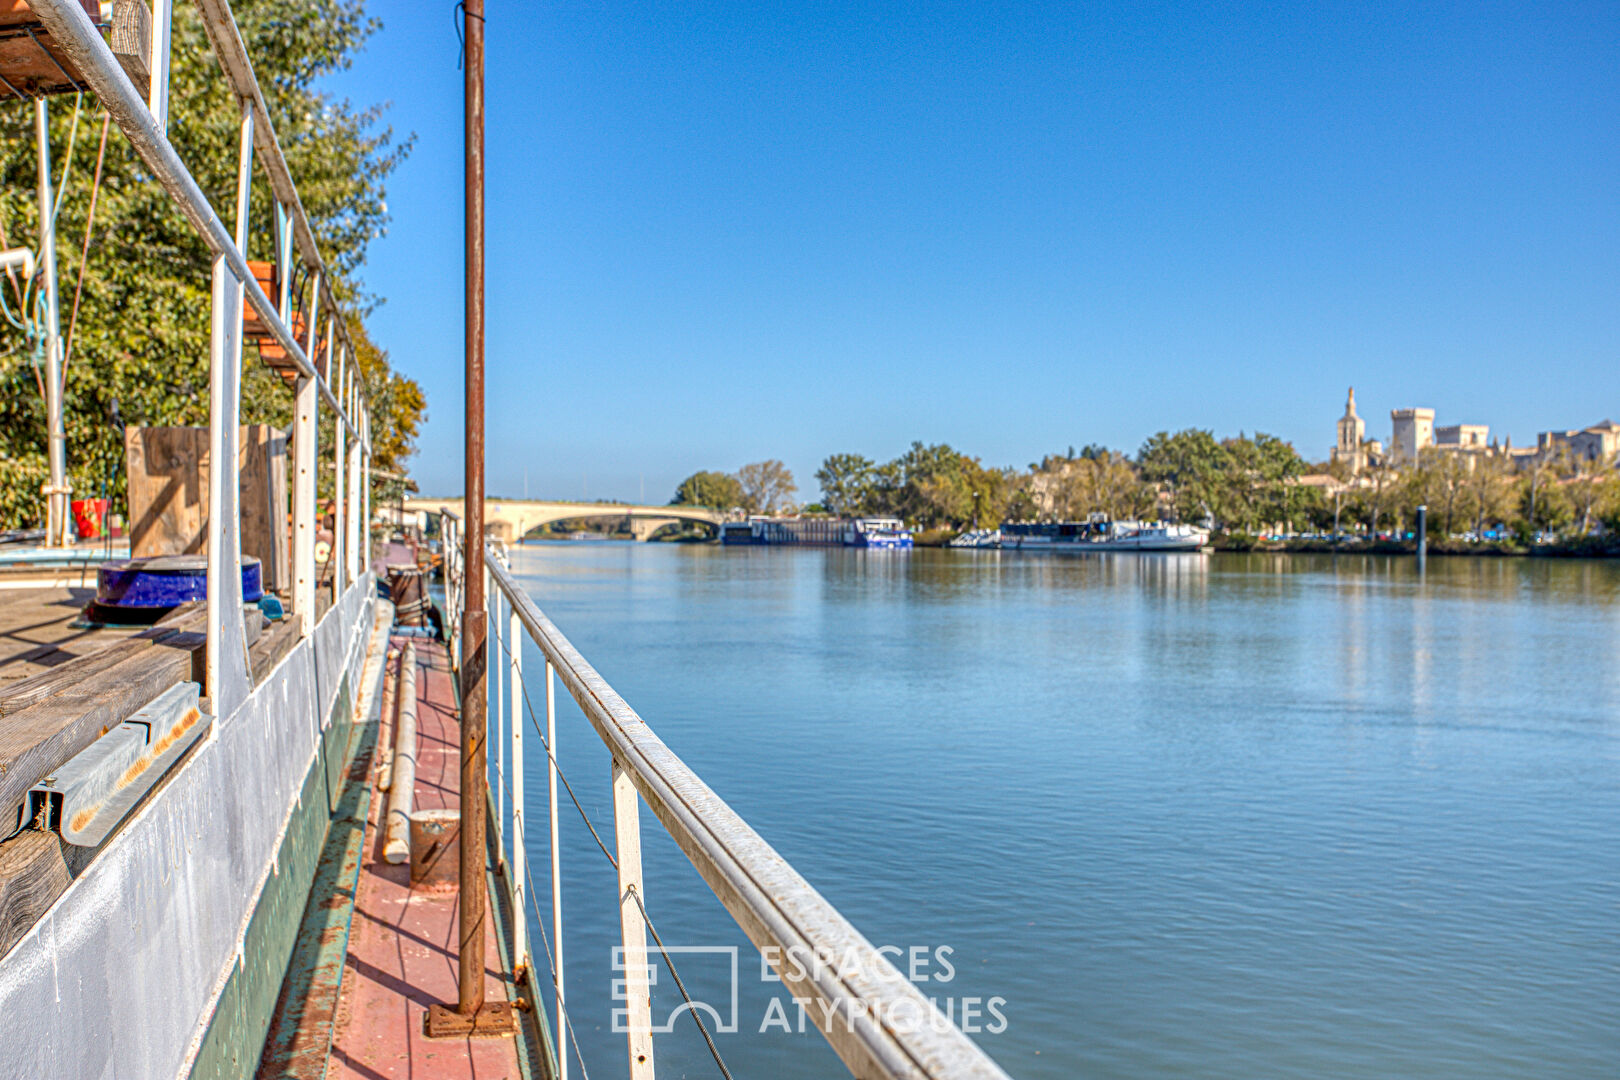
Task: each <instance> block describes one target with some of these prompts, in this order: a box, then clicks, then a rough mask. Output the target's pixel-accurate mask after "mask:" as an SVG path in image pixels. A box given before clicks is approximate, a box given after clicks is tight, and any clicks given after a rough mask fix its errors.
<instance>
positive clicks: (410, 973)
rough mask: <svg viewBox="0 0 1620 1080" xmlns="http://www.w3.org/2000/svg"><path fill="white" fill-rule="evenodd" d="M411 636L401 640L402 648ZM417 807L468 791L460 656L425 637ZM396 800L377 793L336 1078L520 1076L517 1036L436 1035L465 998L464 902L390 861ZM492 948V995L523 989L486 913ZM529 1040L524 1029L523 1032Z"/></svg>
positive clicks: (336, 1038)
mask: <svg viewBox="0 0 1620 1080" xmlns="http://www.w3.org/2000/svg"><path fill="white" fill-rule="evenodd" d="M401 641H402V639H396V641H395V644H396V646H397V645H399V644H400V643H401ZM416 654H417V658H418V663H419V664H420V665H421V666H420V668H419V669H418V671H417V678H416V694H417V701H418V702H419V704H418V707H417V714H416V737H417V763H416V808H417V809H418V810H431V809H440V808H453V807H455V806H456V805H457V804H458V800H459V798H460V731H461V728H460V724H459V723H458V722H457V717H456V688H455V682H454V680H452V679H451V677H450V659H449V656H448V654H447V653H446V652H445V648H444V646H443V645H440V644H438V643H437V642H433V641H428V640H426V639H423V638H417V639H416ZM380 734H381V740H382V741H381V742H380V745H391V744H392V741H393V717H392V716H391V715H388V716H385V717H384V725H383V730H382V732H381V733H380ZM386 814H387V798H386V797H384V796H383V795H382V793H380V792H379V793H378V795H377V797H375V798H373V799H372V800H371V821H370V824H369V825H368V827H367V832H366V836H367V842H366V853H365V864H364V866H363V868H362V869H361V872H360V885H359V888H358V890H357V892H356V896H355V906H354V920H353V922H352V924H351V929H350V932H349V955H348V959H347V960H346V962H345V969H344V973H343V996H342V1001H341V1003H340V1004H339V1006H338V1016H337V1024H336V1027H335V1029H334V1031H333V1033H332V1057H331V1063H330V1065H329V1067H328V1070H327V1074H326V1075H327V1078H328V1080H338V1078H354V1080H362V1078H363V1080H378V1078H380V1077H402V1078H403V1077H429V1076H431V1077H434V1078H440V1077H448V1078H455V1077H468V1078H469V1080H470V1078H473V1077H479V1078H486V1077H514V1076H517V1075H518V1059H517V1053H518V1051H517V1047H516V1045H515V1042H514V1039H513V1038H497V1039H490V1038H478V1039H432V1040H430V1039H428V1038H427V1037H426V1035H425V1033H424V1028H423V1025H424V1020H425V1017H426V1015H427V1008H428V1006H429V1005H432V1004H435V1003H444V1002H453V1001H455V1000H456V989H457V970H456V942H457V928H458V925H459V918H460V905H459V903H458V898H457V896H456V895H455V894H453V893H452V894H450V895H444V894H436V895H435V894H427V895H424V894H423V893H421V892H414V893H413V892H412V890H411V886H410V867H409V866H408V865H398V866H391V865H389V864H388V863H386V862H384V861H383V856H382V844H383V831H384V830H383V819H384V817H385V816H386ZM484 925H485V927H486V932H485V943H484V944H485V948H484V955H485V956H486V957H487V958H488V959H489V962H490V963H491V964H493V965H494V967H490V968H486V971H485V978H486V985H487V986H488V987H489V988H490V993H489V999H490V1000H501V999H503V998H504V999H505V1000H511V999H512V998H513V997H515V996H516V995H515V994H514V993H513V992H512V986H511V983H510V981H509V978H508V976H507V975H506V974H504V973H502V972H501V971H499V970H496V969H497V968H498V967H499V965H500V956H501V953H500V949H499V948H498V946H497V943H496V940H495V930H494V919H493V918H488V919H486V920H485V922H484ZM518 1037H521V1036H518Z"/></svg>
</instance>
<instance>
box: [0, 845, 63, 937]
mask: <svg viewBox="0 0 1620 1080" xmlns="http://www.w3.org/2000/svg"><path fill="white" fill-rule="evenodd" d="M67 846H68V845H66V844H64V843H63V842H62V838H61V837H60V836H58V835H56V834H55V833H53V832H43V831H41V830H38V829H24V830H23V831H22V832H20V833H18V834H17V835H16V836H14V837H12V838H11V839H10V840H7V841H6V842H5V843H3V844H0V955H3V954H4V953H6V952H8V951H10V949H11V947H12V946H13V945H15V944H17V942H18V941H19V940H20V939H21V938H22V936H23V935H24V934H26V933H27V932H28V928H29V927H31V926H33V925H34V924H35V923H36V922H38V921H39V917H40V916H41V915H43V914H45V910H46V909H47V908H49V907H50V906H51V904H52V903H54V902H55V900H56V898H57V897H58V896H60V895H62V891H63V890H64V889H66V888H67V887H68V882H70V881H72V880H73V873H72V871H71V870H70V869H69V867H68V858H67V851H66V850H65V849H66V848H67Z"/></svg>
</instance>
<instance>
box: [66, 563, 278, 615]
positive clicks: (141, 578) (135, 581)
mask: <svg viewBox="0 0 1620 1080" xmlns="http://www.w3.org/2000/svg"><path fill="white" fill-rule="evenodd" d="M263 596H264V584H263V577H262V574H261V572H260V566H259V560H258V559H256V558H254V557H253V556H251V555H244V556H242V600H243V602H244V603H248V604H256V603H258V602H259V599H260V598H261V597H263ZM206 599H208V556H206V555H157V556H153V557H151V558H146V559H115V560H113V561H112V562H107V563H103V564H102V565H101V566H99V567H97V568H96V603H98V604H101V605H104V606H106V607H115V608H170V607H176V606H178V605H180V604H184V603H187V602H188V601H191V600H206Z"/></svg>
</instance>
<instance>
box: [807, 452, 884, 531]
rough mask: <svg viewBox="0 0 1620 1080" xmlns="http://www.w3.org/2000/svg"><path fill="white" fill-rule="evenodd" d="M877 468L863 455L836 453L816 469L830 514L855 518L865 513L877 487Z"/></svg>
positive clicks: (824, 502) (823, 500)
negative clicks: (875, 471)
mask: <svg viewBox="0 0 1620 1080" xmlns="http://www.w3.org/2000/svg"><path fill="white" fill-rule="evenodd" d="M873 470H874V465H873V464H872V461H871V460H870V459H869V458H865V457H862V456H861V455H860V454H833V455H832V456H830V457H828V458H827V459H826V460H825V461H823V462H822V463H821V468H819V469H817V470H816V481H817V482H818V483H819V484H820V485H821V501H822V504H823V505H825V506H826V508H827V510H828V512H829V513H832V514H834V515H836V516H838V517H853V516H854V515H856V514H860V513H864V512H865V511H866V510H867V508H868V503H870V502H871V499H872V494H873V491H874V489H875V487H876V475H875V473H874V471H873Z"/></svg>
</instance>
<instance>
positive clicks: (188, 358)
mask: <svg viewBox="0 0 1620 1080" xmlns="http://www.w3.org/2000/svg"><path fill="white" fill-rule="evenodd" d="M235 14H236V19H237V23H238V26H239V27H240V29H241V33H242V36H243V38H244V40H245V42H246V44H247V48H248V53H249V55H250V56H252V57H253V59H254V63H255V66H256V68H257V70H258V72H259V78H260V85H261V87H262V89H263V91H264V94H265V98H266V103H267V105H268V107H269V110H270V113H271V116H272V118H273V120H274V122H275V126H276V132H277V135H278V137H279V139H280V143H281V146H282V149H283V151H284V153H285V154H286V157H287V161H288V165H289V167H290V169H291V171H292V174H293V176H294V177H295V178H297V180H298V181H299V191H300V195H301V198H302V201H303V204H304V208H305V210H306V212H307V213H308V215H309V218H310V223H311V227H312V228H313V230H314V232H315V235H316V239H317V240H318V242H319V243H320V246H321V251H322V254H323V255H324V257H325V258H326V260H327V268H328V270H329V272H330V273H331V275H332V279H333V280H332V286H333V288H334V290H335V292H336V293H337V294H338V295H339V296H341V297H343V298H344V300H345V302H346V303H347V304H349V305H350V306H351V310H353V311H355V313H356V314H357V315H358V316H363V315H365V314H366V313H367V312H368V311H369V310H370V309H371V308H372V307H374V306H375V303H376V301H375V300H374V299H373V298H372V297H370V296H368V295H367V294H366V293H365V291H364V288H363V284H362V282H361V280H360V272H361V270H362V269H363V267H364V264H365V258H366V252H367V247H368V245H369V243H370V241H371V240H372V239H373V238H375V237H377V236H380V235H381V234H382V232H383V231H384V229H385V228H386V226H387V223H388V212H387V208H386V204H385V201H384V196H385V186H386V183H385V182H386V180H387V178H388V176H389V174H390V173H391V172H392V171H393V169H394V168H395V167H396V166H397V165H398V164H399V162H400V161H401V160H402V159H403V157H404V155H405V153H406V152H407V151H408V149H409V146H410V142H409V140H406V141H404V142H398V141H396V140H395V139H394V138H393V133H392V131H391V130H390V129H389V128H387V127H386V126H385V125H383V124H382V109H381V107H371V108H364V109H357V108H355V107H354V106H352V105H350V104H349V103H348V102H346V101H338V100H334V99H333V98H331V97H330V96H329V95H326V94H323V93H320V92H319V91H318V90H317V89H316V87H317V85H318V83H319V81H320V80H321V79H322V78H324V77H325V76H326V75H328V74H330V73H331V72H333V71H337V70H341V69H343V68H345V67H347V66H348V65H349V63H350V59H351V57H352V56H353V55H354V53H355V52H356V51H358V50H359V48H360V47H361V46H362V45H363V43H364V42H365V40H366V38H367V37H369V36H370V34H371V33H373V32H374V31H375V30H376V29H377V27H378V23H377V21H376V20H375V19H371V18H369V17H367V15H366V13H365V10H364V5H363V3H362V2H361V0H311V2H310V3H306V4H294V5H286V4H279V3H273V2H272V0H239V2H238V3H237V4H236V5H235ZM172 34H173V37H172V41H173V48H172V54H171V55H172V58H173V65H174V66H173V71H172V80H171V92H170V98H169V102H170V104H169V116H170V121H169V135H170V139H171V140H172V141H173V143H174V144H175V147H176V149H177V150H178V151H179V154H180V157H181V159H182V160H183V161H185V162H186V164H187V166H188V167H189V168H190V170H191V172H192V175H193V176H194V177H195V178H196V180H197V182H198V184H199V186H200V187H201V188H202V190H203V192H204V193H205V194H207V195H208V197H209V198H210V200H211V201H212V203H213V205H214V206H215V207H216V208H219V209H220V211H221V216H222V217H223V218H224V219H225V220H226V221H227V222H229V221H230V220H231V217H232V215H231V211H230V207H231V205H232V202H233V200H234V196H235V189H236V146H237V139H238V137H239V130H240V122H241V114H240V111H239V106H238V105H237V103H236V101H235V99H234V97H233V95H232V94H231V92H230V90H229V88H228V87H227V86H226V84H225V82H224V79H223V77H222V75H221V74H220V72H219V70H218V64H217V62H216V61H215V59H214V57H213V55H212V52H211V51H210V48H209V45H208V40H207V36H206V34H205V32H204V30H203V27H202V23H201V21H200V19H199V17H198V15H197V12H196V10H195V9H194V8H193V7H192V6H191V5H178V6H177V7H176V8H175V11H174V15H173V31H172ZM73 103H74V99H73V98H72V97H69V96H61V97H57V98H54V99H53V100H52V102H51V105H52V109H51V144H52V146H51V152H52V164H53V166H54V168H55V171H56V173H57V176H58V178H60V177H61V175H62V172H63V170H64V168H66V169H68V182H67V185H66V189H65V195H64V198H63V201H62V205H61V207H60V209H59V212H58V216H57V230H58V250H57V257H58V266H59V280H60V284H59V288H60V293H61V296H62V301H63V308H62V323H63V332H64V334H65V333H66V332H67V329H68V325H69V324H70V323H75V325H74V330H73V336H72V352H71V354H70V356H69V358H68V363H67V368H66V377H65V383H66V388H65V394H64V412H65V423H66V429H67V441H68V466H69V479H70V482H71V483H72V484H73V487H74V490H75V491H76V492H81V493H86V494H89V493H96V494H99V491H100V489H101V487H102V485H103V483H105V484H106V485H107V487H108V489H109V493H110V494H111V495H112V496H113V497H114V498H115V499H117V498H118V497H120V496H121V495H122V493H123V490H124V469H123V463H122V461H123V438H122V432H121V430H120V427H119V425H118V424H117V423H115V421H114V418H115V417H116V418H117V419H118V420H121V421H122V422H124V423H129V424H139V425H170V424H176V425H199V424H203V423H206V422H207V418H208V338H209V322H210V318H209V316H210V302H209V293H210V290H209V265H210V261H211V260H210V257H209V253H208V249H207V247H206V245H205V244H204V243H203V242H202V240H201V239H200V238H199V237H198V236H197V235H196V233H195V232H194V231H193V230H192V228H191V227H190V225H189V224H188V223H187V222H186V220H185V218H184V216H183V215H182V214H181V212H180V210H179V209H178V208H177V207H176V206H175V205H174V203H173V202H172V201H171V200H170V199H169V197H168V195H167V194H166V193H165V192H164V191H163V189H162V188H161V187H160V186H159V185H158V184H157V183H156V182H155V181H154V180H153V179H152V178H151V176H150V174H149V173H148V172H147V171H146V168H145V166H144V165H142V164H141V162H140V160H139V158H138V157H137V156H136V154H135V152H134V150H133V149H132V148H131V147H130V146H129V144H128V143H127V142H126V141H125V139H124V137H123V135H122V133H121V132H120V131H119V130H118V128H117V126H116V125H113V126H111V127H110V130H109V134H108V139H107V149H106V155H105V159H104V161H103V163H102V179H101V184H100V186H99V188H98V189H97V197H96V212H95V221H94V233H93V235H92V238H91V244H90V248H89V257H88V259H86V260H84V266H83V267H82V269H83V272H84V288H83V295H82V298H81V299H80V301H79V305H78V313H77V319H76V321H75V319H74V314H73V295H74V292H75V290H76V288H77V285H78V280H79V274H80V270H81V266H80V263H81V259H80V252H81V250H83V243H84V237H85V225H86V218H87V216H88V209H89V204H90V189H91V179H92V177H93V175H94V172H95V161H96V151H97V148H98V146H99V143H100V129H101V114H100V112H99V111H98V110H97V109H96V108H95V102H94V99H93V98H92V97H91V96H89V95H86V96H85V97H84V99H83V100H82V103H81V106H80V109H79V116H78V122H79V128H78V134H77V137H76V138H72V139H71V141H72V142H73V146H74V150H73V154H72V155H71V161H69V154H68V144H69V142H70V138H71V132H72V129H73V123H74V113H75V110H74V104H73ZM32 124H33V110H32V105H31V103H29V102H21V101H15V100H12V101H7V102H5V103H3V104H0V247H8V246H17V245H22V244H28V243H31V242H34V241H35V237H36V236H37V225H36V216H37V215H36V209H37V208H36V206H35V203H34V194H33V192H34V185H35V176H36V174H35V169H36V160H35V153H34V140H33V134H32ZM272 205H273V204H272V199H271V195H270V191H269V187H268V185H267V182H266V180H265V179H264V176H263V174H262V170H261V171H260V172H259V174H258V175H257V176H256V177H255V179H254V185H253V193H252V208H253V210H252V217H251V224H252V228H251V230H250V232H249V236H248V254H249V257H250V258H254V259H271V258H273V257H274V236H273V225H272V222H273V213H272V211H271V206H272ZM0 287H5V288H6V289H7V290H8V291H7V297H6V298H7V300H8V302H9V303H10V304H11V306H12V308H13V310H15V309H16V307H17V300H18V296H17V295H16V294H15V293H14V292H12V291H11V290H10V284H9V283H8V282H4V281H0ZM350 325H351V330H352V331H353V336H354V338H355V346H356V350H357V352H358V353H359V354H360V355H359V357H358V363H359V367H360V369H361V373H362V377H363V378H364V379H365V382H366V385H367V389H368V390H369V391H371V392H372V394H373V398H372V404H373V417H374V419H375V421H376V423H377V425H378V427H377V430H376V431H375V432H374V433H373V445H374V447H375V448H376V449H377V450H378V454H377V456H376V457H375V458H374V464H376V465H377V466H378V467H379V468H381V469H386V470H388V471H402V466H403V463H404V459H405V458H406V457H408V455H409V454H410V452H411V450H412V446H413V441H414V437H415V433H416V428H417V425H418V424H419V422H420V420H421V418H422V410H423V399H422V393H421V389H420V387H418V386H417V385H416V384H415V383H414V382H412V381H411V380H409V379H404V378H401V377H400V376H398V375H397V374H395V373H394V372H393V371H392V370H391V369H390V368H389V364H388V354H387V353H386V352H385V351H383V350H382V349H380V348H377V347H375V346H374V345H373V344H372V343H371V342H370V341H369V340H368V339H366V338H365V335H364V332H363V328H362V327H361V326H360V323H359V319H358V318H356V319H354V320H352V321H351V324H350ZM30 345H31V343H30V342H28V341H26V340H25V339H24V337H23V335H22V334H20V333H18V332H16V331H15V330H14V329H13V328H12V327H11V326H10V325H9V324H5V323H0V525H19V524H24V523H29V522H37V521H39V519H40V518H42V517H43V504H42V500H41V499H40V497H39V484H40V482H41V481H42V480H43V479H44V478H45V475H46V467H45V408H44V402H43V398H42V394H41V392H40V389H39V387H40V384H39V383H38V381H37V380H36V377H35V366H34V362H33V360H34V357H33V350H32V349H31V347H30ZM251 352H252V350H251V349H250V350H249V357H250V359H251ZM379 398H382V399H385V400H382V401H380V402H379V400H378V399H379ZM291 414H292V394H291V392H290V390H289V389H287V387H286V385H285V384H284V383H283V382H282V381H281V380H280V379H279V378H278V377H276V376H274V375H273V374H272V373H270V372H269V371H267V370H265V369H264V366H263V365H262V364H259V363H256V362H250V363H249V364H248V365H247V377H246V378H245V379H244V381H243V392H242V419H243V422H244V423H271V424H275V425H277V426H285V425H286V424H287V423H288V422H289V421H290V418H291ZM322 427H323V428H324V429H325V430H326V431H328V432H329V431H330V428H331V422H330V414H329V413H328V414H326V415H325V416H323V417H322ZM328 482H329V481H328Z"/></svg>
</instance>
